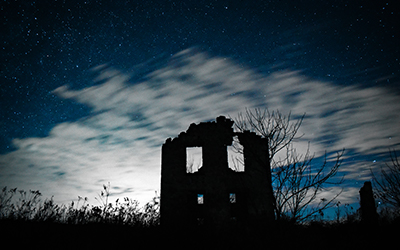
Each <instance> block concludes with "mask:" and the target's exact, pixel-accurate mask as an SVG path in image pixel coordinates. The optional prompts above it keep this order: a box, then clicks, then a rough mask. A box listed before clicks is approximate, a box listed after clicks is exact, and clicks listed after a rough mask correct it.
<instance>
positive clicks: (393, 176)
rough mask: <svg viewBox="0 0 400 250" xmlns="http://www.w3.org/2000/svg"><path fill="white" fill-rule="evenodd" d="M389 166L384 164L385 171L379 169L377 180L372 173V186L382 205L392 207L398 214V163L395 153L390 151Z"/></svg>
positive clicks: (399, 193) (399, 174)
mask: <svg viewBox="0 0 400 250" xmlns="http://www.w3.org/2000/svg"><path fill="white" fill-rule="evenodd" d="M390 159H391V164H385V165H386V169H385V168H383V167H381V171H380V174H381V178H380V179H378V178H377V177H376V175H375V174H374V172H373V171H372V170H371V172H372V175H373V184H374V189H375V194H376V196H377V197H378V198H380V199H381V200H382V201H383V202H384V203H386V204H389V205H390V206H392V207H393V208H394V209H395V210H397V212H398V213H399V212H400V162H399V159H398V157H397V153H396V151H390Z"/></svg>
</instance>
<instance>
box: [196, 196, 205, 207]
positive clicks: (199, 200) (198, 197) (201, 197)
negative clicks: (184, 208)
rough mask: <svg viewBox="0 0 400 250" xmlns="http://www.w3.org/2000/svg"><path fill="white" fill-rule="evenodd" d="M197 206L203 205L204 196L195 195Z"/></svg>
mask: <svg viewBox="0 0 400 250" xmlns="http://www.w3.org/2000/svg"><path fill="white" fill-rule="evenodd" d="M197 204H199V205H202V204H204V194H197Z"/></svg>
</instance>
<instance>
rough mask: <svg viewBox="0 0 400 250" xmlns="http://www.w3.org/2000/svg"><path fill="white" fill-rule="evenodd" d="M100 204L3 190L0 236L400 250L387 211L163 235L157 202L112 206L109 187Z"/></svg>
mask: <svg viewBox="0 0 400 250" xmlns="http://www.w3.org/2000/svg"><path fill="white" fill-rule="evenodd" d="M18 195H19V196H20V197H19V198H18V197H15V196H18ZM99 198H100V199H99V201H100V202H101V203H102V205H100V206H90V205H88V204H87V202H86V200H85V199H82V198H80V199H79V202H77V204H74V203H71V204H70V205H67V206H63V205H61V206H60V205H57V204H55V203H54V202H53V201H52V199H50V200H45V201H43V202H42V201H41V200H40V193H39V192H38V191H30V192H24V191H17V190H16V189H11V190H7V189H6V188H4V189H3V190H2V191H1V195H0V202H1V203H0V216H1V219H0V230H1V232H0V235H1V237H2V239H3V242H4V243H6V242H7V243H9V244H13V245H15V246H18V247H20V248H23V247H33V246H39V247H45V248H70V247H74V248H79V249H80V248H84V247H90V248H91V249H92V248H93V247H102V248H103V247H104V248H105V247H123V248H134V249H159V248H165V247H174V248H175V249H184V248H185V249H187V248H190V249H242V248H245V249H270V248H277V249H289V248H291V249H296V248H297V249H361V248H364V247H365V248H366V247H368V248H371V249H373V248H379V249H385V248H386V247H387V248H389V247H398V242H399V240H398V237H399V236H398V233H399V229H400V218H399V217H396V216H394V214H393V213H391V212H390V211H388V210H384V211H383V212H381V213H380V217H379V220H378V222H377V223H375V224H368V223H364V222H362V221H361V220H360V218H359V216H358V213H357V212H354V213H353V214H348V213H347V214H346V216H345V217H342V218H338V219H337V220H335V221H323V220H314V221H308V222H307V223H303V224H298V223H292V222H290V221H289V220H285V219H281V220H280V222H275V223H274V224H273V225H265V226H261V227H260V226H258V227H252V226H247V227H241V226H233V227H231V228H229V229H228V230H226V231H224V232H221V233H218V234H211V233H209V232H210V230H207V229H206V230H205V229H204V228H191V229H190V230H188V229H176V230H163V229H162V227H161V226H160V225H159V218H160V215H159V212H158V211H159V209H158V205H159V204H158V202H157V200H156V199H154V200H153V201H152V202H149V203H148V204H146V205H145V206H144V207H139V206H138V203H137V202H135V201H132V200H130V199H127V198H125V199H123V201H122V202H119V201H117V202H115V203H114V204H110V203H107V198H108V196H107V188H106V187H105V188H104V190H103V192H102V193H101V195H100V196H99Z"/></svg>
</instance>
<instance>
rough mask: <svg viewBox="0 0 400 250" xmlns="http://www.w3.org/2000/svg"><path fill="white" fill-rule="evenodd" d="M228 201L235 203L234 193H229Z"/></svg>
mask: <svg viewBox="0 0 400 250" xmlns="http://www.w3.org/2000/svg"><path fill="white" fill-rule="evenodd" d="M229 203H236V194H235V193H230V194H229Z"/></svg>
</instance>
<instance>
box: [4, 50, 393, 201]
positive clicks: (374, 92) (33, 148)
mask: <svg viewBox="0 0 400 250" xmlns="http://www.w3.org/2000/svg"><path fill="white" fill-rule="evenodd" d="M96 71H97V72H99V76H98V77H97V78H96V79H95V80H94V81H95V82H97V84H96V85H93V86H91V87H88V88H84V89H80V90H72V89H70V88H68V86H61V87H59V88H57V89H55V90H54V93H55V94H56V95H58V96H59V97H60V98H66V99H72V100H75V101H76V102H79V103H82V104H85V105H87V106H89V107H91V108H92V113H91V114H90V116H88V117H85V118H82V119H80V120H78V121H75V122H65V123H61V124H57V125H56V126H55V127H54V128H53V129H52V131H51V132H50V134H49V136H47V137H43V138H25V139H15V140H14V141H13V143H14V145H15V147H16V148H17V150H16V151H14V152H11V153H8V154H6V155H1V156H0V165H1V166H2V170H1V175H0V180H1V183H4V184H5V185H9V186H16V185H17V184H18V187H19V188H24V187H25V188H26V189H40V190H41V191H42V192H43V193H44V194H46V193H48V194H51V195H54V196H55V199H59V200H61V201H63V202H65V201H67V200H71V199H74V198H75V197H77V195H80V196H88V197H89V198H92V197H95V196H96V195H97V192H99V191H100V189H101V185H102V184H105V183H107V182H110V183H111V186H113V185H116V189H115V190H117V189H118V192H119V193H118V194H120V195H126V196H130V197H132V198H134V199H135V198H136V199H139V200H140V201H142V202H143V201H148V200H150V199H151V198H152V196H153V195H154V191H156V190H158V189H159V182H160V162H161V153H160V150H161V145H162V143H163V142H164V141H165V139H166V138H168V137H175V136H177V135H178V134H179V133H180V132H181V131H184V130H186V129H187V128H188V126H189V124H191V123H193V122H195V123H197V122H201V121H208V120H213V119H215V117H217V116H219V115H226V116H227V115H231V116H233V117H234V116H235V115H236V114H237V113H238V112H239V111H243V110H244V108H245V107H247V108H253V107H268V108H269V109H270V110H275V109H279V110H280V111H281V112H282V113H284V114H285V113H286V114H287V113H288V112H289V111H291V112H292V114H293V115H302V114H303V113H306V118H305V119H304V121H303V124H302V127H301V131H300V132H299V133H304V137H303V138H302V139H301V140H300V141H298V142H297V146H298V147H299V148H300V149H305V148H306V146H307V144H308V141H311V151H312V152H317V156H320V155H321V154H322V153H323V152H324V151H325V150H327V151H328V153H332V152H334V151H337V150H341V149H342V148H346V149H348V150H350V151H351V152H352V154H357V155H371V154H378V155H379V154H383V153H385V152H387V148H388V147H390V146H396V145H399V143H400V139H399V136H398V135H399V134H400V128H399V127H398V126H397V124H399V122H400V116H399V114H400V107H399V105H398V104H397V103H398V102H397V100H398V96H397V95H396V94H393V93H391V92H390V91H388V90H386V89H384V88H379V87H373V88H371V87H370V88H362V86H345V87H344V86H338V85H335V84H334V83H330V82H322V81H318V80H315V79H311V78H309V77H306V76H304V75H302V72H300V71H289V70H287V71H276V72H273V73H271V74H269V75H262V74H260V73H256V72H255V71H254V70H252V69H250V68H246V67H243V66H242V65H239V64H238V63H236V62H234V61H232V60H230V59H227V58H220V57H212V56H210V55H208V54H207V53H201V52H196V51H195V50H192V49H188V50H185V51H182V52H180V53H178V54H177V55H175V56H174V57H173V58H172V59H171V61H170V62H169V63H168V64H167V65H165V66H164V67H162V68H160V69H158V70H156V71H154V72H152V73H150V74H149V75H148V76H147V78H146V79H145V80H143V81H142V82H140V83H135V84H133V83H131V80H130V79H132V78H134V77H135V76H134V75H128V74H125V73H123V72H119V71H118V70H115V69H112V68H109V67H107V66H106V65H101V66H99V67H98V68H97V69H96ZM358 166H359V165H357V164H355V165H354V166H353V167H354V169H358ZM348 170H349V169H346V171H348ZM354 171H356V170H354ZM60 173H62V174H60ZM351 178H357V176H355V175H352V176H351ZM20 183H21V184H22V183H23V184H22V185H20ZM46 190H47V191H46ZM120 190H127V191H126V192H125V193H121V192H120ZM116 198H117V197H116Z"/></svg>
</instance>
